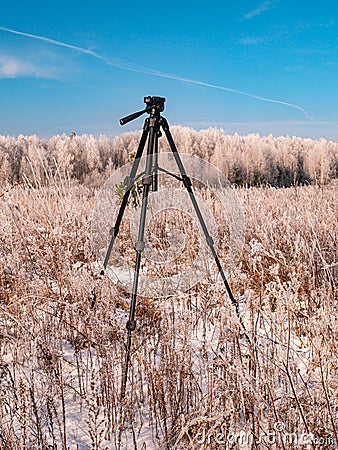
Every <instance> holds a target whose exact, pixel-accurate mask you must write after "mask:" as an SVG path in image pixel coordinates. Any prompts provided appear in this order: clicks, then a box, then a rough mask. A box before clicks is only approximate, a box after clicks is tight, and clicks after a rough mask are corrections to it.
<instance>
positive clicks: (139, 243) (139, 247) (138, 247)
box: [135, 241, 145, 252]
mask: <svg viewBox="0 0 338 450" xmlns="http://www.w3.org/2000/svg"><path fill="white" fill-rule="evenodd" d="M144 247H145V244H144V242H143V241H137V242H135V250H136V251H137V252H143V250H144Z"/></svg>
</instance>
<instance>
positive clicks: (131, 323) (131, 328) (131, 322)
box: [126, 320, 136, 331]
mask: <svg viewBox="0 0 338 450" xmlns="http://www.w3.org/2000/svg"><path fill="white" fill-rule="evenodd" d="M126 328H127V330H128V331H134V330H135V328H136V320H128V322H127V324H126Z"/></svg>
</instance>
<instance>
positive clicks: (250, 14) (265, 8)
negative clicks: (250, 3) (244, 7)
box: [244, 0, 277, 19]
mask: <svg viewBox="0 0 338 450" xmlns="http://www.w3.org/2000/svg"><path fill="white" fill-rule="evenodd" d="M276 5H277V2H276V1H271V0H265V2H264V3H262V4H261V5H259V6H258V7H257V8H255V9H253V10H252V11H249V12H248V13H247V14H245V16H244V19H252V18H253V17H256V16H260V15H261V14H262V13H263V12H265V11H269V10H270V9H272V8H274V7H275V6H276Z"/></svg>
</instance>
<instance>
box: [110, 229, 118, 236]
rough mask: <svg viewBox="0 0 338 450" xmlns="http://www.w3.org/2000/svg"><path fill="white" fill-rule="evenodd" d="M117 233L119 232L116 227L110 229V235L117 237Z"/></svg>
mask: <svg viewBox="0 0 338 450" xmlns="http://www.w3.org/2000/svg"><path fill="white" fill-rule="evenodd" d="M117 233H118V230H117V229H116V228H115V227H111V229H110V230H109V234H110V236H114V237H116V236H117Z"/></svg>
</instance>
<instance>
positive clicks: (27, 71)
mask: <svg viewBox="0 0 338 450" xmlns="http://www.w3.org/2000/svg"><path fill="white" fill-rule="evenodd" d="M23 77H33V78H47V79H58V78H59V76H58V70H57V68H56V67H53V66H49V65H48V64H47V65H46V64H44V63H42V62H39V61H35V62H34V61H33V62H28V61H27V60H25V59H23V58H18V57H15V56H11V55H0V78H23Z"/></svg>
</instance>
